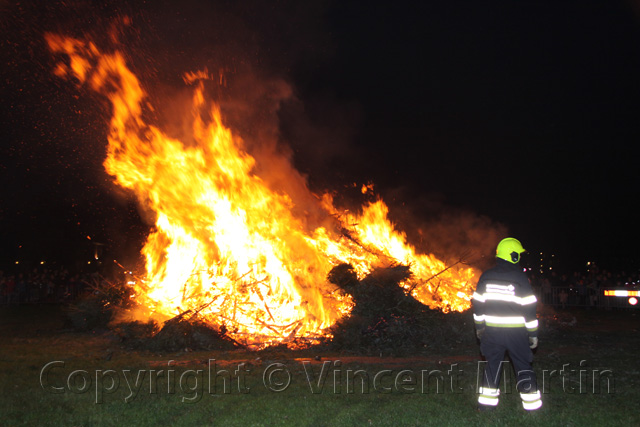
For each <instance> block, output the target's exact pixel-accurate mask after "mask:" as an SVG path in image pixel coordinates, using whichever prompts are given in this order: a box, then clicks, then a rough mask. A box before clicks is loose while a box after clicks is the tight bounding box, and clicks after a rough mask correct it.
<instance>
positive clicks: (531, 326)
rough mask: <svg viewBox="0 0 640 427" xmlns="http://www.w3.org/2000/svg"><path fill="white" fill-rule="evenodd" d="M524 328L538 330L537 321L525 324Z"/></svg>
mask: <svg viewBox="0 0 640 427" xmlns="http://www.w3.org/2000/svg"><path fill="white" fill-rule="evenodd" d="M524 326H526V327H527V329H529V330H535V329H538V319H535V320H532V321H531V322H526V323H525V324H524Z"/></svg>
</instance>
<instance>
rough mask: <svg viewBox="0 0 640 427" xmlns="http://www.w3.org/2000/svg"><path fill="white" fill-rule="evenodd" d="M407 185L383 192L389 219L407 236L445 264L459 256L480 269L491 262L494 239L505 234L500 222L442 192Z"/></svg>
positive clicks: (498, 238) (410, 240) (455, 260)
mask: <svg viewBox="0 0 640 427" xmlns="http://www.w3.org/2000/svg"><path fill="white" fill-rule="evenodd" d="M416 193H417V192H416V191H415V189H412V188H409V187H396V188H393V189H390V190H387V191H385V192H383V194H384V197H385V199H387V200H388V201H389V202H388V204H389V206H390V216H391V219H392V220H393V221H394V222H396V224H397V225H398V228H400V229H402V230H404V231H405V232H406V233H407V239H408V241H409V242H411V243H412V244H414V245H415V246H416V248H418V249H419V250H421V251H422V252H425V253H433V254H435V255H436V256H438V257H440V258H441V259H442V260H443V261H444V262H445V263H446V264H447V265H451V264H453V263H456V262H457V261H459V260H462V261H463V262H464V263H466V264H469V265H471V266H472V267H475V268H478V269H480V270H484V269H486V268H488V267H490V266H491V265H492V264H493V263H494V262H495V250H496V246H497V244H498V242H499V241H500V240H502V239H503V238H505V237H507V235H508V229H507V227H506V226H505V225H504V224H501V223H498V222H495V221H493V220H492V219H490V218H489V217H487V216H484V215H479V214H477V213H475V212H473V211H470V210H468V209H464V208H457V207H453V206H450V205H447V204H446V202H445V198H444V196H443V195H442V194H438V193H434V192H431V193H422V194H420V193H418V194H416Z"/></svg>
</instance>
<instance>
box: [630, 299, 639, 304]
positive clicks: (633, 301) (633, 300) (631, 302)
mask: <svg viewBox="0 0 640 427" xmlns="http://www.w3.org/2000/svg"><path fill="white" fill-rule="evenodd" d="M637 303H638V299H637V298H636V297H631V298H629V304H631V305H636V304H637Z"/></svg>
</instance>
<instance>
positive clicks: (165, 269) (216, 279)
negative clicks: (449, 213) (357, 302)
mask: <svg viewBox="0 0 640 427" xmlns="http://www.w3.org/2000/svg"><path fill="white" fill-rule="evenodd" d="M46 39H47V43H48V44H49V47H50V49H51V50H52V51H53V52H57V53H63V54H66V55H67V56H68V57H69V62H68V63H60V64H59V65H58V66H57V68H56V69H55V70H54V72H55V74H56V75H58V76H74V77H76V78H77V79H79V80H80V82H81V83H88V85H89V86H90V87H91V88H92V89H93V90H95V91H97V92H99V93H101V94H104V95H105V96H107V98H108V99H109V101H110V102H111V105H112V116H111V122H110V132H109V136H108V142H109V145H108V150H107V158H106V160H105V162H104V167H105V168H106V170H107V172H108V173H109V174H111V175H113V176H114V177H115V180H116V182H117V183H118V184H119V185H120V186H122V187H125V188H128V189H130V190H132V191H133V192H134V193H135V194H136V196H137V197H138V199H139V200H140V201H141V202H142V203H144V204H145V205H146V206H148V207H149V208H150V209H151V210H152V211H153V212H155V214H156V223H155V230H154V231H153V232H152V233H151V234H150V235H149V236H148V238H147V242H146V244H145V246H144V248H143V250H142V253H143V255H144V257H145V260H146V276H145V279H144V281H143V282H142V283H138V284H136V285H135V286H136V287H137V289H136V290H137V291H138V292H137V295H138V297H137V298H138V302H139V303H141V304H142V305H144V306H146V307H148V308H150V309H151V310H152V311H153V312H154V313H157V314H161V315H163V316H165V317H170V316H175V315H176V314H179V313H181V312H184V311H185V310H188V309H191V310H199V311H200V314H201V315H202V316H205V317H206V318H208V319H209V320H210V321H212V322H214V323H216V324H218V325H220V324H224V325H226V327H227V330H228V331H229V333H230V335H231V336H232V337H234V338H235V339H236V340H239V341H241V342H244V343H245V344H252V343H254V344H255V343H259V344H265V343H268V342H286V341H288V340H290V339H292V338H294V337H313V336H316V335H319V334H322V333H323V329H325V328H327V327H328V326H330V325H332V324H333V323H334V322H335V321H336V320H337V319H338V318H339V317H340V316H342V315H344V314H345V313H348V312H349V310H350V302H349V301H348V299H347V298H346V297H344V296H342V295H341V294H340V293H339V292H336V287H335V286H333V285H332V284H330V283H328V282H327V279H326V277H327V274H328V272H329V270H330V269H331V268H332V267H333V266H334V265H337V264H338V263H341V262H348V263H351V264H352V265H353V266H354V268H355V269H356V271H357V272H358V274H359V275H360V276H364V275H365V274H367V273H368V272H370V271H371V270H372V269H373V268H374V267H375V266H379V265H393V264H397V263H402V264H408V265H410V266H411V270H412V272H413V278H412V279H411V281H410V282H408V283H404V284H403V286H405V288H406V289H407V290H410V291H411V292H412V294H413V296H414V297H416V298H417V299H418V300H420V301H421V302H423V303H424V304H427V305H428V306H429V307H432V308H439V309H442V310H444V311H448V310H459V311H462V310H464V309H466V308H468V307H469V305H470V302H469V301H470V297H469V296H470V294H471V292H472V283H473V282H474V279H475V275H476V272H475V271H474V270H473V269H471V268H459V267H458V268H449V269H447V266H446V265H445V264H444V263H443V262H442V261H439V260H438V259H436V258H435V257H434V256H433V255H424V254H417V253H416V251H415V249H414V248H413V247H412V246H411V245H409V244H408V243H407V239H406V235H405V234H404V233H402V232H399V231H397V230H395V228H394V226H393V224H391V222H390V221H389V220H388V218H387V213H388V209H387V206H386V205H385V204H384V202H382V201H381V200H379V201H377V202H375V203H371V204H369V205H368V206H365V207H364V208H363V210H362V213H359V214H352V213H343V212H340V211H338V210H337V209H336V208H335V207H334V205H333V201H332V199H331V197H330V196H329V195H325V196H323V197H322V198H321V200H320V202H319V203H320V206H321V208H322V209H324V211H326V214H327V218H328V219H331V216H333V217H334V219H332V221H333V224H334V226H333V227H319V228H316V229H314V230H308V229H307V227H306V225H305V224H306V221H304V218H299V217H296V216H295V215H294V213H293V212H294V210H293V209H292V208H293V206H294V201H293V200H292V197H291V196H290V195H288V194H286V193H284V192H283V191H281V190H278V189H271V188H269V186H268V185H267V184H266V183H265V182H264V181H263V180H262V179H261V178H260V177H259V176H257V175H256V174H255V173H254V172H253V171H254V166H255V162H256V160H255V159H254V157H252V156H251V155H250V154H249V153H248V152H247V151H246V150H245V148H244V145H243V141H242V140H241V139H240V138H239V137H237V136H235V135H234V134H233V133H232V132H231V130H230V129H228V128H227V127H225V125H224V124H223V120H222V117H221V113H220V109H219V107H218V106H217V105H216V104H213V103H211V102H209V101H207V99H206V98H205V93H204V86H203V82H202V79H211V75H210V74H209V73H208V71H207V70H204V71H199V72H193V73H187V74H185V76H184V81H185V83H187V84H193V85H194V87H195V89H194V92H193V99H192V106H191V111H190V114H191V115H192V129H191V131H192V137H193V140H194V141H195V143H190V144H189V145H187V144H185V143H183V142H182V141H179V140H176V139H173V138H171V137H169V136H167V134H166V133H165V132H163V131H162V130H161V129H160V128H159V127H157V126H155V125H153V124H150V123H147V122H145V120H144V119H143V105H145V104H144V103H146V102H147V100H146V93H145V91H144V90H143V88H142V86H141V84H140V81H139V80H138V78H137V77H136V76H135V75H134V74H133V73H132V72H131V71H130V69H129V68H128V67H127V65H126V63H125V59H124V57H123V55H122V54H121V53H119V52H117V51H116V52H113V53H108V54H103V53H101V52H100V51H99V50H98V49H97V47H96V46H95V45H94V44H93V43H91V42H84V41H81V40H77V39H73V38H68V37H61V36H57V35H47V37H46ZM209 105H212V106H209ZM208 117H211V119H208ZM364 189H368V190H371V189H372V185H371V184H369V185H368V186H365V187H363V192H365V190H364ZM327 222H328V223H329V221H327ZM436 276H437V279H434V280H429V279H431V278H433V277H436Z"/></svg>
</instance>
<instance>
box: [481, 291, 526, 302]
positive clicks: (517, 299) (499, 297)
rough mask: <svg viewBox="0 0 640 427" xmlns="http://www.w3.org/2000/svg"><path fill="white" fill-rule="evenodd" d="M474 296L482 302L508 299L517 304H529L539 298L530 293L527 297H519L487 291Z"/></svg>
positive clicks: (507, 300)
mask: <svg viewBox="0 0 640 427" xmlns="http://www.w3.org/2000/svg"><path fill="white" fill-rule="evenodd" d="M476 295H478V297H476ZM473 298H474V299H476V300H478V301H482V302H486V301H488V300H493V301H506V302H514V303H516V304H519V305H529V304H535V303H536V302H537V301H538V300H537V299H536V296H535V295H529V296H526V297H522V298H521V297H517V296H515V295H510V294H506V293H497V292H493V291H491V292H486V293H485V294H484V295H480V294H475V293H474V294H473Z"/></svg>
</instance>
